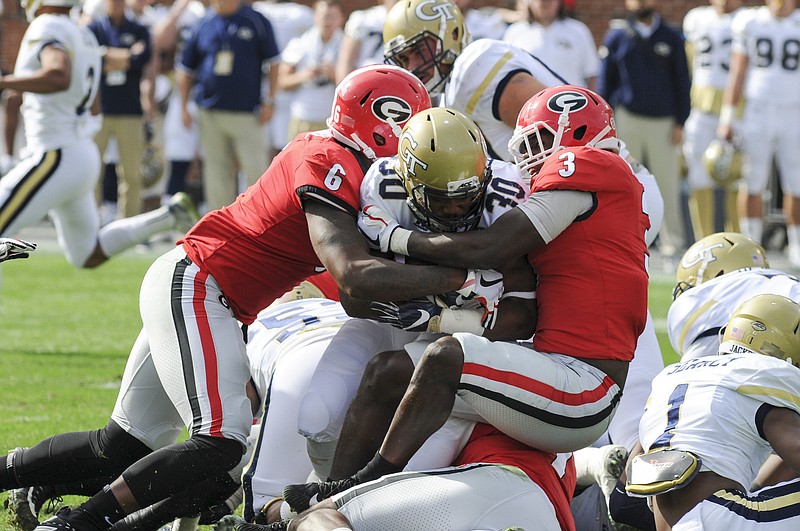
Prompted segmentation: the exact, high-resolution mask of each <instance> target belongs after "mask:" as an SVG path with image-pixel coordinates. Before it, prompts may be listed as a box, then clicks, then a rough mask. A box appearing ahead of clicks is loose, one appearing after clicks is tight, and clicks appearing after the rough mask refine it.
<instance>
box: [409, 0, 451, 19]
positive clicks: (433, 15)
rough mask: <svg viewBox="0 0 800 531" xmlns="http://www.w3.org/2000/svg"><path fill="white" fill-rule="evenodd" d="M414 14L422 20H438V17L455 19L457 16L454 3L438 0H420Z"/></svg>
mask: <svg viewBox="0 0 800 531" xmlns="http://www.w3.org/2000/svg"><path fill="white" fill-rule="evenodd" d="M414 14H415V15H417V18H419V19H420V20H436V19H438V18H444V19H445V20H453V19H454V18H455V15H453V4H452V3H450V2H442V3H438V0H426V1H425V2H420V3H419V4H418V5H417V7H416V9H415V10H414Z"/></svg>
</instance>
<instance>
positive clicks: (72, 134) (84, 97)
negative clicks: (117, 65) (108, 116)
mask: <svg viewBox="0 0 800 531" xmlns="http://www.w3.org/2000/svg"><path fill="white" fill-rule="evenodd" d="M45 46H55V47H57V48H60V49H62V50H64V51H65V52H66V53H67V54H68V55H69V59H70V62H71V70H72V75H71V80H70V84H69V88H67V90H64V91H59V92H54V93H52V94H36V93H33V92H26V93H25V98H24V100H23V101H24V102H23V104H22V115H23V117H24V120H25V139H26V142H27V144H28V146H29V147H30V148H31V149H45V150H46V149H53V148H57V147H62V146H64V145H67V144H70V143H72V142H74V141H75V140H76V139H77V138H79V137H85V136H86V134H87V133H86V132H84V130H83V128H82V125H83V124H82V120H83V119H84V118H86V117H87V116H88V114H89V108H90V107H91V105H92V101H94V98H95V96H96V95H97V90H98V87H99V84H100V74H101V60H100V51H99V47H98V44H97V39H95V37H94V35H92V32H90V31H89V30H88V29H86V28H83V27H80V26H78V24H76V23H75V22H74V21H73V20H72V19H70V18H69V16H67V15H53V14H46V15H39V16H38V17H36V18H35V19H34V21H33V22H31V24H30V26H28V29H27V30H26V31H25V35H24V37H23V38H22V43H21V44H20V47H19V55H18V56H17V64H16V66H15V68H14V74H15V75H18V76H28V75H30V74H32V73H33V72H36V71H37V70H39V69H40V68H41V67H42V63H41V53H42V49H43V48H44V47H45Z"/></svg>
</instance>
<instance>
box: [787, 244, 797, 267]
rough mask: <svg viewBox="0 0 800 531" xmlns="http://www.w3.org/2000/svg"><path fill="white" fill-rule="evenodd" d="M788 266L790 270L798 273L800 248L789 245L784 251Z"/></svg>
mask: <svg viewBox="0 0 800 531" xmlns="http://www.w3.org/2000/svg"><path fill="white" fill-rule="evenodd" d="M786 254H787V258H789V265H790V266H791V267H792V269H795V270H798V271H800V248H797V247H793V246H792V245H789V246H788V247H787V250H786Z"/></svg>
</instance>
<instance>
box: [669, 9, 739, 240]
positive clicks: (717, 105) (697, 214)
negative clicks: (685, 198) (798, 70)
mask: <svg viewBox="0 0 800 531" xmlns="http://www.w3.org/2000/svg"><path fill="white" fill-rule="evenodd" d="M709 3H710V5H707V6H698V7H696V8H694V9H691V10H690V11H689V12H688V13H686V16H685V17H684V19H683V33H684V35H685V36H686V48H687V56H688V57H689V60H690V65H691V68H692V93H691V101H692V110H691V113H690V114H689V118H688V119H687V120H686V123H685V124H684V130H683V156H684V158H685V160H686V166H687V169H688V179H687V180H688V184H689V192H690V196H689V213H690V215H691V218H692V227H693V229H694V236H695V239H696V240H699V239H701V238H704V237H706V236H708V235H709V234H711V233H712V232H714V206H715V205H714V187H715V183H714V181H713V180H712V178H711V176H710V175H709V174H708V171H706V167H705V164H704V163H703V154H704V153H705V151H706V148H707V147H708V145H709V144H710V143H711V141H712V140H714V138H716V135H717V126H718V125H719V113H720V110H721V109H722V95H723V92H724V90H725V85H727V82H728V70H729V69H730V61H731V40H732V31H731V21H732V20H733V17H734V15H735V13H736V12H737V10H738V9H739V8H740V7H741V1H740V0H710V1H709ZM736 184H738V183H731V185H729V186H728V187H727V188H726V190H725V192H726V199H727V201H726V206H725V220H726V225H725V228H726V230H728V231H730V232H738V230H739V221H738V214H737V213H736V189H735V188H734V186H735V185H736Z"/></svg>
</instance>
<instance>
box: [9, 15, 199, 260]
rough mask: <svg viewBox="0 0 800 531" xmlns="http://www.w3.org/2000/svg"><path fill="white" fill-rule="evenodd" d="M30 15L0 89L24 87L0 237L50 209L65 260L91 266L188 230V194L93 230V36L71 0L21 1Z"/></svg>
mask: <svg viewBox="0 0 800 531" xmlns="http://www.w3.org/2000/svg"><path fill="white" fill-rule="evenodd" d="M22 5H23V7H24V8H25V11H26V14H27V15H28V19H29V20H30V21H31V23H30V25H29V26H28V29H27V30H26V31H25V35H24V36H23V38H22V43H21V44H20V51H19V55H18V56H17V63H16V67H15V69H14V74H11V75H8V76H2V77H0V88H10V89H13V90H16V91H20V92H24V102H23V106H22V116H23V120H24V123H25V135H26V142H27V150H28V154H27V156H26V157H25V158H23V159H22V160H21V161H20V162H19V163H18V164H17V165H16V166H14V168H13V169H12V170H11V171H10V172H9V173H8V174H6V175H5V176H4V177H3V179H2V181H0V235H3V236H10V235H14V234H15V233H17V232H18V231H19V230H20V229H22V228H24V227H27V226H30V225H33V224H35V223H38V222H39V221H40V220H41V219H42V218H43V217H44V216H45V215H46V214H49V215H50V216H51V218H52V219H53V223H54V224H55V228H56V232H57V233H58V240H59V244H60V245H61V247H62V249H63V250H64V254H65V255H66V257H67V260H68V261H69V262H70V263H71V264H72V265H74V266H75V267H87V268H91V267H96V266H98V265H100V264H102V263H103V262H105V261H106V260H107V259H108V258H109V257H111V256H113V255H115V254H117V253H119V252H121V251H123V250H125V249H127V248H129V247H132V246H133V245H136V244H138V243H141V242H143V241H145V240H147V239H148V238H149V237H150V236H153V235H155V234H157V233H159V232H163V231H168V230H172V229H174V228H179V227H180V228H181V229H182V230H188V229H189V228H190V227H191V226H192V225H193V224H194V222H195V221H197V219H198V216H197V213H196V211H195V210H194V206H193V205H192V204H191V200H190V199H189V197H188V196H186V195H184V194H181V195H176V196H174V197H173V199H172V201H171V202H170V204H169V205H168V206H164V207H162V208H160V209H158V210H155V211H152V212H148V213H146V214H141V215H139V216H135V217H132V218H127V219H122V220H118V221H115V222H113V223H110V224H108V225H106V226H104V227H103V228H102V229H101V228H100V218H99V215H98V212H97V204H96V202H95V197H94V189H95V185H96V183H97V179H98V177H99V173H100V155H99V153H98V151H97V147H96V145H95V143H94V141H93V140H92V135H93V134H94V132H95V131H94V130H92V127H91V126H90V124H89V114H90V108H91V106H92V103H93V102H94V99H95V96H96V95H97V90H98V86H99V82H100V74H101V57H100V49H99V47H98V45H97V40H96V39H95V38H94V36H93V35H92V34H91V32H89V30H88V29H86V28H82V27H80V26H79V25H78V24H77V23H76V22H75V21H74V20H73V19H72V18H70V15H69V12H70V9H71V8H72V7H73V6H75V5H77V2H76V0H23V2H22Z"/></svg>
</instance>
